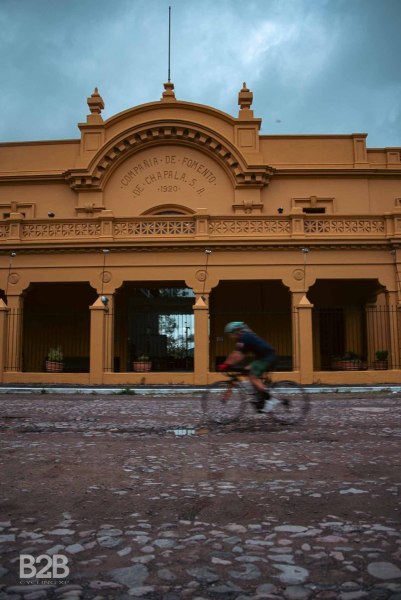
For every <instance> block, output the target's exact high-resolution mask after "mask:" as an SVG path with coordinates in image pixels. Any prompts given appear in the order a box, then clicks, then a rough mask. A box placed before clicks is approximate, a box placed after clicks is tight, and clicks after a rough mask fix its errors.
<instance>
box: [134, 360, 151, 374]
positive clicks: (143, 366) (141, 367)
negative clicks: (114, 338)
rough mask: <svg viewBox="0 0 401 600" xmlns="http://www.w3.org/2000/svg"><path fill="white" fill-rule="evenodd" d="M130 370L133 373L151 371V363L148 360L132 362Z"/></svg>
mask: <svg viewBox="0 0 401 600" xmlns="http://www.w3.org/2000/svg"><path fill="white" fill-rule="evenodd" d="M132 368H133V370H134V371H142V372H143V371H150V370H151V369H152V362H151V361H150V360H134V362H133V363H132Z"/></svg>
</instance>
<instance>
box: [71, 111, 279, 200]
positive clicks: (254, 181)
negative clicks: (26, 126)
mask: <svg viewBox="0 0 401 600" xmlns="http://www.w3.org/2000/svg"><path fill="white" fill-rule="evenodd" d="M166 141H167V142H171V141H174V143H176V144H180V143H183V144H185V145H187V146H188V145H189V146H192V147H194V148H199V149H201V150H202V151H203V152H206V153H207V154H209V156H211V157H212V158H214V160H216V161H217V162H219V163H220V164H221V165H222V166H223V167H224V169H225V171H226V172H228V173H229V174H230V175H231V177H232V179H233V182H234V185H235V186H236V187H248V186H249V187H252V188H261V187H264V186H267V185H268V184H269V181H270V179H271V177H272V176H273V173H274V169H273V168H272V167H270V166H268V165H252V166H247V165H246V163H245V160H244V159H243V157H242V156H241V154H240V153H239V152H238V151H237V150H236V149H235V148H234V147H233V146H231V145H230V143H229V142H227V141H225V140H224V139H223V138H219V137H218V136H217V135H216V134H215V133H214V132H211V131H209V130H207V131H202V130H201V129H200V128H195V127H193V126H192V125H189V124H188V125H185V124H171V123H169V124H163V123H162V124H161V123H157V124H154V125H149V126H147V127H146V128H144V127H143V126H141V128H140V129H137V130H136V131H131V132H129V133H128V134H127V133H125V134H124V137H123V138H121V139H120V140H116V141H115V142H114V143H113V145H111V146H108V147H106V148H105V150H104V153H103V155H102V156H101V157H100V158H99V159H98V161H97V162H96V163H95V164H94V165H93V167H92V168H91V169H90V170H89V169H70V170H68V171H66V172H65V174H64V176H65V178H66V181H67V182H68V184H69V185H70V187H71V188H72V189H73V190H77V191H78V190H89V189H94V190H99V189H102V186H103V182H104V181H105V179H106V175H107V174H108V173H109V172H110V170H112V169H113V168H114V166H115V165H116V164H119V163H120V162H121V160H122V159H123V158H124V157H125V156H129V155H130V154H133V153H134V152H137V151H139V150H142V149H144V148H146V147H148V146H151V145H154V144H156V143H165V142H166Z"/></svg>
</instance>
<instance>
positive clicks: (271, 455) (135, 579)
mask: <svg viewBox="0 0 401 600" xmlns="http://www.w3.org/2000/svg"><path fill="white" fill-rule="evenodd" d="M311 398H312V409H311V412H310V415H309V416H308V419H307V421H306V422H304V423H302V424H300V425H297V426H292V427H289V426H283V425H281V426H279V425H277V424H274V423H273V421H272V420H271V419H270V418H269V416H266V415H253V414H252V413H251V412H249V413H247V414H246V415H245V417H244V418H243V419H242V421H241V423H239V424H236V425H234V424H231V425H227V426H225V427H223V426H220V427H215V428H208V427H206V426H205V425H204V423H203V416H202V412H201V407H200V396H199V395H197V394H188V395H187V396H185V395H177V396H166V397H159V398H157V397H156V392H155V397H149V396H141V395H140V394H134V395H124V394H120V395H97V394H92V395H59V394H50V393H47V394H23V393H21V394H3V395H1V396H0V427H1V472H2V477H1V498H0V502H1V504H0V508H1V515H0V550H1V557H0V600H22V599H24V600H25V599H26V600H46V599H48V598H49V599H50V598H57V599H60V598H61V599H63V600H67V599H68V600H79V599H80V598H83V599H88V600H92V599H96V600H103V599H114V598H118V599H121V600H123V599H124V600H125V599H127V600H128V599H129V598H147V599H148V600H181V599H188V600H201V599H215V598H216V599H218V598H221V599H228V600H231V599H235V600H251V599H262V598H264V599H273V598H274V599H280V598H281V599H286V600H307V599H309V598H311V599H314V598H316V599H321V600H323V599H324V600H330V599H337V598H338V599H340V600H359V599H364V598H366V599H382V600H401V532H400V488H401V454H400V449H401V425H400V416H401V395H400V393H395V392H392V391H387V392H386V391H383V392H380V393H365V394H364V393H361V394H334V393H333V394H331V393H326V394H322V395H318V394H312V396H311ZM21 554H25V555H31V556H33V557H34V558H38V557H39V556H41V555H49V556H56V555H63V556H65V557H67V560H68V569H69V574H68V576H66V577H64V578H54V577H50V578H49V579H46V578H45V577H37V578H36V579H35V578H34V577H31V578H23V577H21V574H20V570H19V569H20V555H21ZM43 566H45V562H42V563H41V564H40V565H39V564H38V565H37V568H38V571H39V567H43ZM49 574H50V572H49Z"/></svg>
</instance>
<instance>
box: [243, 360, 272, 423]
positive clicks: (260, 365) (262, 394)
mask: <svg viewBox="0 0 401 600" xmlns="http://www.w3.org/2000/svg"><path fill="white" fill-rule="evenodd" d="M269 363H270V361H269V360H268V359H257V360H254V361H253V362H252V363H251V366H250V371H249V376H248V377H249V381H250V383H251V384H252V386H253V388H254V390H255V399H254V400H253V401H252V403H253V405H254V406H255V409H256V410H257V411H258V412H260V411H261V410H262V409H263V407H264V405H265V401H266V400H267V399H268V398H269V397H270V396H269V391H268V389H267V388H266V386H265V384H264V382H263V375H264V373H265V372H266V370H268V367H269Z"/></svg>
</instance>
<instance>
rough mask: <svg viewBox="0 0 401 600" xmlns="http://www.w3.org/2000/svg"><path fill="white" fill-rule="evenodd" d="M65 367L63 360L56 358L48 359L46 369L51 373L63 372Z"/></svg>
mask: <svg viewBox="0 0 401 600" xmlns="http://www.w3.org/2000/svg"><path fill="white" fill-rule="evenodd" d="M63 368H64V364H63V363H61V362H56V361H54V360H47V361H46V371H48V372H49V373H61V371H62V370H63Z"/></svg>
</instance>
